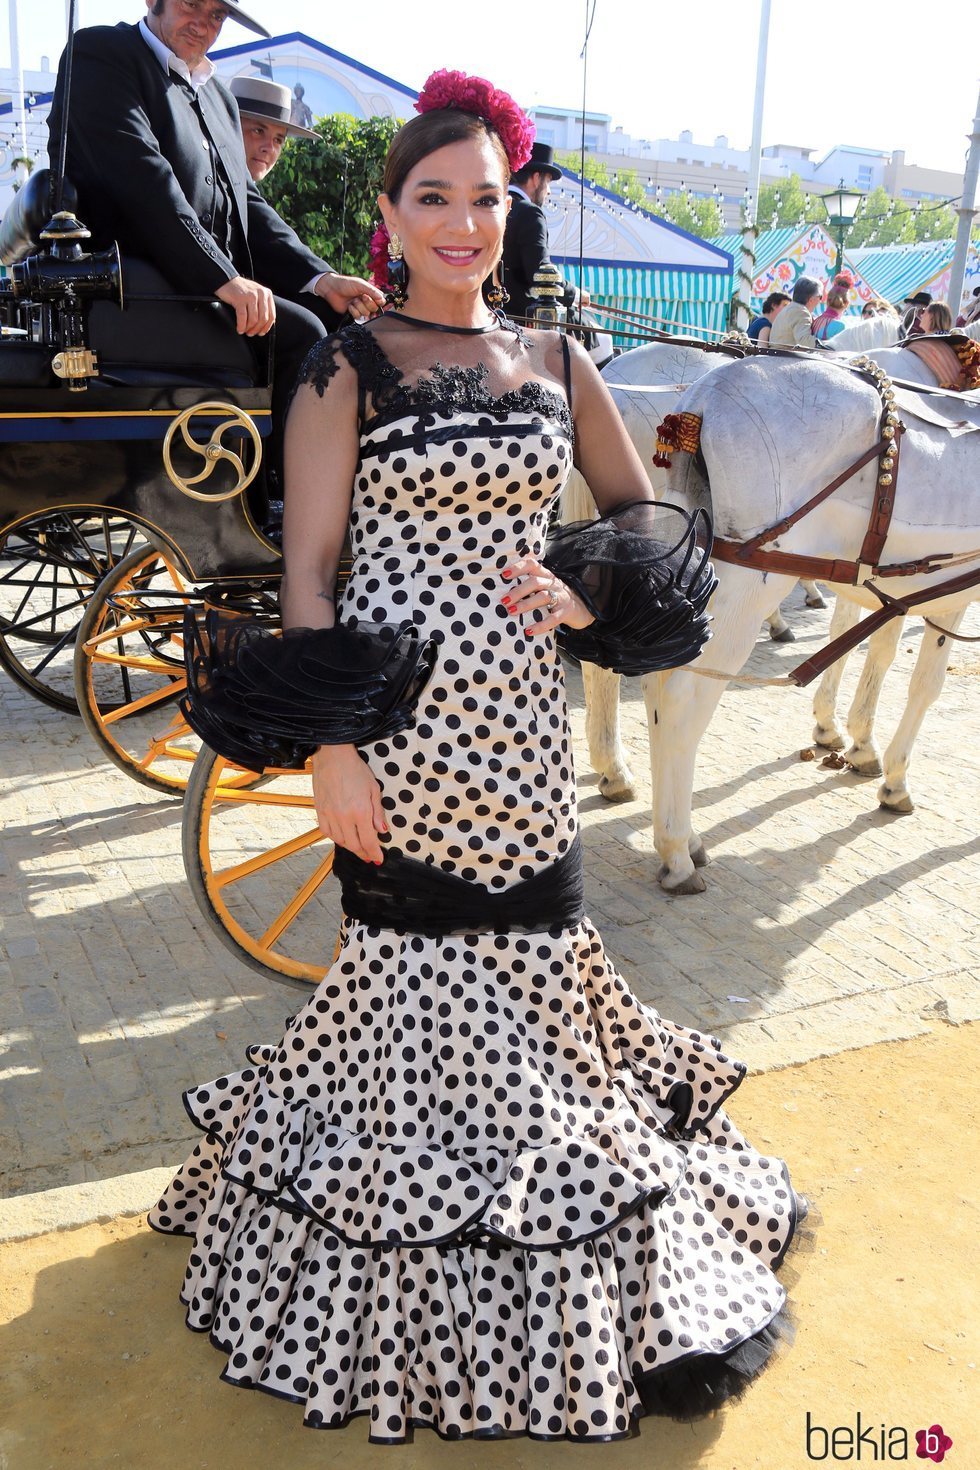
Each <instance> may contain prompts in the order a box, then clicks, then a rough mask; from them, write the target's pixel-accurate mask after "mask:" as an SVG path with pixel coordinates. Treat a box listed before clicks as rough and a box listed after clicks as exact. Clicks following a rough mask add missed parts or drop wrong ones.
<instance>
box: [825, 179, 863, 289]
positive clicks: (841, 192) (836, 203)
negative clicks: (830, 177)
mask: <svg viewBox="0 0 980 1470" xmlns="http://www.w3.org/2000/svg"><path fill="white" fill-rule="evenodd" d="M822 198H823V204H824V209H826V211H827V222H828V224H829V225H830V228H831V229H832V230H833V232H834V235H835V236H836V239H837V259H836V261H835V262H834V275H835V276H836V275H837V274H838V272H839V271H840V270H841V267H842V266H843V264H844V240H845V239H846V237H847V232H848V230H849V229H850V228H851V226H852V225H853V223H854V217H855V215H856V214H857V212H858V209H859V208H860V206H861V200H862V199H863V198H864V195H863V194H862V193H861V191H860V190H859V189H848V188H847V187H846V185H845V183H844V180H843V179H841V181H840V183H839V184H838V185H837V188H836V189H835V190H834V191H833V193H832V194H824V195H823V196H822Z"/></svg>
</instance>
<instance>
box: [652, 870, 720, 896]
mask: <svg viewBox="0 0 980 1470" xmlns="http://www.w3.org/2000/svg"><path fill="white" fill-rule="evenodd" d="M669 877H670V868H668V866H667V864H666V863H664V865H663V867H662V868H661V869H660V872H659V873H658V874H657V882H658V883H659V884H660V886H661V888H662V889H663V891H664V893H669V894H670V895H671V897H672V898H686V897H687V896H688V895H689V894H692V893H704V891H705V889H706V888H707V886H708V885H707V883H705V881H704V879H703V878H702V877H701V874H700V873H698V872H696V871H695V872H693V873H691V874H690V875H689V877H687V878H681V880H680V882H678V883H668V882H667V879H668V878H669Z"/></svg>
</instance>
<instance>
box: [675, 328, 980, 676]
mask: <svg viewBox="0 0 980 1470" xmlns="http://www.w3.org/2000/svg"><path fill="white" fill-rule="evenodd" d="M763 354H765V355H767V356H786V357H796V356H798V354H797V353H795V352H792V351H785V350H783V349H779V348H762V349H760V355H763ZM753 355H755V354H753ZM835 366H839V367H843V368H846V369H847V370H849V371H852V372H857V373H860V375H861V376H862V377H864V378H866V379H867V380H868V381H869V382H871V383H872V384H873V386H874V387H875V388H876V390H877V392H878V394H879V396H880V398H881V405H882V407H881V416H880V419H879V432H878V438H877V440H876V441H875V443H874V444H873V445H872V446H871V448H870V449H868V450H866V451H865V452H864V454H862V455H860V456H859V458H858V459H856V460H855V461H854V463H853V464H851V465H850V466H849V467H848V468H847V469H846V470H844V471H843V472H842V473H841V474H839V475H838V476H837V477H836V478H835V479H833V480H831V482H830V484H829V485H825V486H824V487H823V489H822V490H818V491H817V493H816V494H815V495H812V496H811V497H810V499H809V500H807V501H806V502H805V503H804V504H803V505H801V506H800V507H799V508H798V509H797V510H795V511H793V513H792V514H791V515H788V516H785V517H784V518H783V519H782V520H781V521H778V522H777V523H776V524H775V525H772V526H768V527H767V528H766V529H765V530H764V531H760V532H759V534H758V535H757V536H753V537H752V538H751V539H750V540H748V541H731V540H727V539H726V538H724V537H716V538H715V540H714V541H713V543H712V548H711V555H712V558H713V559H714V560H715V561H723V562H728V563H730V564H731V565H732V566H740V567H745V568H746V570H749V571H757V572H775V573H779V574H781V575H789V576H793V577H802V578H808V579H814V578H819V579H820V580H821V581H824V582H838V583H843V584H845V585H847V586H851V587H865V588H867V590H868V591H869V592H872V593H874V595H875V597H877V598H878V600H879V602H880V603H881V607H880V608H878V609H877V610H876V611H875V612H873V613H870V614H869V615H868V617H866V618H862V619H861V620H860V621H859V622H858V623H857V624H856V625H855V626H854V627H853V628H850V629H848V631H847V632H845V633H842V634H841V635H840V636H839V637H837V638H834V639H832V640H831V642H830V643H828V644H826V646H825V647H823V648H821V649H819V650H818V651H817V652H816V653H815V654H813V655H812V657H810V658H808V659H806V660H805V662H803V663H801V664H799V665H798V666H797V667H796V668H795V669H793V670H792V672H791V673H790V675H789V677H790V679H791V680H792V681H793V683H794V684H797V685H800V686H802V685H806V684H809V683H810V682H811V681H812V680H813V679H815V678H817V677H818V675H820V674H822V673H823V672H824V671H825V670H826V669H828V668H829V667H830V665H831V664H833V663H836V661H837V660H838V659H839V658H841V657H842V656H843V655H844V654H845V653H849V652H850V651H851V649H852V648H855V647H856V646H857V644H858V643H861V642H863V640H864V639H865V638H866V637H867V636H868V635H869V634H870V633H873V632H875V631H876V630H877V629H878V628H879V627H881V626H882V625H883V624H885V623H887V622H888V621H889V620H890V619H891V618H895V617H904V616H905V615H906V613H909V612H911V611H913V609H914V608H915V607H917V606H918V605H919V604H920V603H923V602H934V601H935V600H936V599H937V598H938V597H945V596H949V595H955V594H956V593H958V592H964V591H966V590H968V589H969V588H970V587H976V586H978V585H980V569H974V570H973V571H969V572H963V573H961V574H960V575H959V576H957V577H951V578H949V579H948V580H946V581H943V582H941V583H939V585H938V586H935V587H929V588H926V589H924V590H923V591H920V592H913V593H909V594H907V595H906V596H905V597H892V596H891V595H890V594H889V593H887V592H885V591H884V590H883V589H882V588H880V587H877V586H876V585H875V583H874V582H873V581H872V580H871V579H872V577H914V576H922V575H924V574H926V575H934V574H935V573H937V572H941V571H943V570H945V569H948V564H949V561H950V558H951V556H952V553H951V552H941V553H936V554H934V555H933V556H928V557H922V558H920V559H919V560H918V561H908V562H893V563H883V562H882V561H881V560H880V558H881V556H882V554H883V552H884V547H885V541H886V539H887V536H888V531H889V528H890V526H891V521H892V514H893V512H894V509H895V492H896V489H897V486H898V471H899V460H900V455H901V444H902V436H903V435H904V433H905V425H904V424H903V423H902V422H901V420H900V418H899V416H898V412H897V410H896V407H895V389H894V385H893V383H892V381H891V379H890V378H889V377H888V375H887V373H885V371H884V369H883V368H881V367H879V366H878V364H877V363H876V362H874V361H872V359H871V358H868V357H858V358H855V359H854V360H853V362H851V363H838V364H835ZM671 417H674V418H678V419H680V418H683V419H691V418H693V417H694V416H693V415H690V414H688V415H680V416H678V415H673V416H671ZM691 428H692V426H691V425H689V424H683V425H681V424H680V423H678V425H677V426H676V427H673V426H669V427H668V429H667V440H666V442H665V443H664V444H663V446H661V445H658V450H660V449H661V447H662V448H663V449H664V450H668V451H669V449H672V448H679V449H687V450H688V451H689V452H690V446H691V443H692V433H691ZM875 459H877V461H878V473H877V477H876V481H875V493H874V499H873V501H872V504H871V511H870V515H869V517H868V526H867V530H866V531H865V534H864V541H863V542H862V545H861V550H860V553H859V555H858V557H857V559H856V560H853V561H851V560H847V559H841V558H837V557H824V556H804V555H802V554H801V553H797V552H792V551H780V550H779V549H778V548H777V547H774V546H771V545H770V543H771V542H773V541H776V540H777V539H778V538H779V537H780V536H782V535H785V533H786V532H787V531H788V530H789V529H790V528H791V527H792V526H795V525H796V524H797V522H798V521H801V520H803V518H804V517H805V516H807V515H809V513H810V512H811V511H812V510H815V509H816V508H817V506H818V505H822V504H823V502H824V501H825V500H827V499H829V497H830V496H831V495H833V493H834V491H835V490H838V489H839V488H840V486H841V485H843V484H845V483H846V482H847V481H848V480H849V479H851V478H852V476H853V475H856V474H857V472H858V471H859V470H861V469H863V468H864V466H865V465H867V464H870V463H871V461H872V460H875ZM972 559H975V558H971V560H972Z"/></svg>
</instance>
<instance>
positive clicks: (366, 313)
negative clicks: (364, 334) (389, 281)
mask: <svg viewBox="0 0 980 1470" xmlns="http://www.w3.org/2000/svg"><path fill="white" fill-rule="evenodd" d="M314 290H315V292H316V294H317V295H318V296H322V297H323V299H324V301H326V302H327V304H328V305H329V306H332V307H333V309H334V311H340V312H344V311H349V312H350V314H351V316H352V317H353V318H354V320H355V321H356V322H358V321H366V320H367V319H368V317H372V316H374V315H375V314H376V313H377V312H379V311H380V310H381V308H382V307H383V306H384V304H385V298H384V293H383V292H382V291H379V290H378V288H377V286H372V284H371V282H370V281H362V280H361V278H360V276H341V275H338V274H337V272H336V271H330V272H329V273H328V274H327V275H323V276H321V277H320V278H319V280H318V281H317V283H316V286H315V287H314Z"/></svg>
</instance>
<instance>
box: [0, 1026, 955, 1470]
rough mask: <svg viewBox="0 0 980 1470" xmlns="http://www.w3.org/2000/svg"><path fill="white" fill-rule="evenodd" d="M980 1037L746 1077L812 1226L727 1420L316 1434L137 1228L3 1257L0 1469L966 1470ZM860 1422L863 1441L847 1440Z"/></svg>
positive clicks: (932, 1039) (159, 1242) (172, 1248)
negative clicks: (578, 1439) (519, 1435)
mask: <svg viewBox="0 0 980 1470" xmlns="http://www.w3.org/2000/svg"><path fill="white" fill-rule="evenodd" d="M976 1042H977V1031H976V1028H975V1027H969V1026H960V1027H956V1028H953V1027H949V1026H943V1027H941V1028H939V1029H938V1030H937V1031H936V1032H934V1033H932V1034H930V1035H928V1036H925V1037H920V1038H916V1039H914V1040H911V1041H902V1042H895V1043H891V1044H886V1045H879V1046H876V1047H871V1048H867V1049H864V1050H857V1051H851V1052H847V1053H844V1054H843V1055H840V1056H836V1057H832V1058H829V1059H821V1060H818V1061H815V1062H809V1063H807V1064H805V1065H802V1066H797V1067H791V1068H786V1069H783V1070H781V1071H775V1072H769V1073H766V1074H765V1075H762V1076H758V1077H750V1078H749V1079H748V1080H747V1081H746V1082H745V1083H744V1084H743V1086H742V1088H741V1090H740V1092H739V1094H738V1096H737V1098H736V1099H735V1105H734V1106H733V1108H732V1112H733V1114H734V1116H735V1117H736V1118H737V1120H738V1122H739V1124H740V1125H742V1126H743V1127H744V1128H745V1129H746V1131H747V1133H748V1135H749V1137H750V1138H752V1139H753V1141H754V1142H756V1143H757V1144H760V1145H764V1146H765V1147H766V1148H767V1149H772V1150H773V1151H778V1152H779V1153H781V1154H783V1155H784V1156H785V1157H786V1158H787V1159H788V1160H789V1162H790V1164H791V1167H792V1169H793V1176H794V1180H795V1182H796V1184H797V1187H798V1188H800V1189H801V1190H803V1191H804V1192H805V1193H807V1194H808V1195H809V1196H810V1198H811V1200H812V1201H813V1202H814V1204H815V1206H816V1211H815V1214H816V1215H817V1216H818V1217H819V1219H818V1223H817V1226H816V1228H815V1229H814V1230H809V1229H808V1230H807V1231H806V1232H805V1235H804V1238H803V1240H802V1242H801V1247H800V1249H799V1250H797V1251H796V1252H795V1253H794V1254H793V1255H792V1256H791V1258H790V1260H789V1262H788V1263H787V1266H786V1268H784V1272H783V1275H784V1279H786V1280H787V1283H788V1285H789V1286H790V1290H791V1295H792V1299H793V1302H794V1306H795V1312H796V1317H797V1322H798V1330H797V1338H796V1342H795V1345H794V1346H793V1347H792V1348H791V1349H790V1350H788V1351H785V1352H784V1353H783V1354H782V1355H781V1357H780V1358H779V1359H778V1360H777V1361H776V1363H775V1364H774V1365H773V1366H772V1368H771V1369H770V1370H769V1372H768V1373H767V1375H766V1376H765V1377H764V1378H763V1379H762V1380H761V1381H760V1382H759V1383H758V1384H757V1385H756V1386H755V1387H754V1388H753V1389H752V1390H751V1392H750V1393H749V1394H748V1395H747V1397H746V1398H745V1399H744V1400H743V1401H742V1403H741V1404H739V1405H736V1406H733V1407H732V1408H730V1409H729V1410H728V1411H726V1412H725V1413H723V1414H721V1415H719V1416H717V1417H715V1418H714V1419H711V1420H707V1421H703V1422H701V1423H699V1424H697V1425H694V1426H686V1425H676V1424H673V1423H668V1422H664V1421H655V1420H652V1419H647V1420H645V1421H644V1422H643V1427H642V1431H641V1433H640V1435H639V1437H637V1438H635V1439H633V1440H630V1441H627V1442H623V1443H620V1444H615V1445H610V1446H578V1447H575V1448H572V1447H571V1446H567V1445H565V1444H534V1443H530V1442H528V1441H526V1440H523V1439H517V1440H511V1441H507V1442H504V1443H499V1442H498V1443H476V1444H474V1443H472V1442H467V1443H464V1444H462V1445H451V1444H444V1443H442V1442H440V1441H439V1440H438V1439H437V1438H436V1436H435V1435H433V1434H431V1433H429V1432H426V1431H419V1432H418V1433H417V1435H416V1439H415V1442H414V1444H412V1445H406V1446H400V1447H397V1448H386V1447H381V1446H374V1445H369V1444H368V1440H367V1424H366V1421H365V1420H364V1419H358V1420H355V1421H354V1422H353V1423H352V1424H351V1425H350V1426H348V1428H346V1429H345V1430H341V1431H334V1432H329V1433H316V1432H314V1431H312V1430H305V1429H303V1427H302V1424H301V1415H300V1412H299V1410H298V1409H297V1408H296V1407H294V1406H292V1405H289V1404H286V1403H283V1402H280V1401H277V1400H274V1399H271V1398H269V1397H267V1396H265V1395H261V1394H253V1393H246V1392H243V1391H241V1390H236V1389H232V1388H229V1387H227V1386H225V1385H222V1384H220V1383H219V1382H218V1381H217V1374H218V1371H219V1368H220V1367H221V1364H222V1359H221V1358H220V1356H219V1355H218V1354H217V1353H216V1352H215V1350H214V1349H213V1348H212V1347H210V1345H209V1344H208V1342H207V1341H206V1339H204V1338H203V1337H200V1336H196V1335H192V1334H190V1333H188V1332H187V1331H186V1329H185V1328H184V1326H183V1321H182V1311H181V1309H180V1308H179V1306H178V1303H177V1301H176V1297H177V1291H178V1288H179V1284H180V1278H181V1275H182V1272H183V1265H184V1260H185V1257H186V1253H187V1244H186V1242H183V1241H180V1240H174V1239H166V1238H161V1237H159V1236H155V1235H153V1234H151V1233H150V1231H149V1230H148V1229H147V1228H146V1226H145V1222H144V1220H143V1219H129V1220H120V1221H116V1222H114V1223H111V1224H108V1225H92V1226H87V1227H85V1228H83V1229H80V1230H76V1231H70V1232H66V1233H62V1234H55V1235H48V1236H43V1237H40V1238H38V1239H35V1240H30V1241H23V1242H20V1243H17V1244H14V1245H7V1246H4V1247H2V1248H0V1324H2V1325H0V1363H2V1364H3V1369H2V1381H0V1470H49V1467H58V1470H60V1467H62V1466H65V1467H67V1466H72V1467H77V1470H101V1467H103V1466H107V1467H108V1466H114V1467H123V1470H252V1467H259V1466H268V1465H275V1466H281V1467H282V1470H307V1467H313V1466H325V1465H337V1466H341V1465H342V1466H344V1467H345V1470H361V1467H368V1466H371V1467H376V1466H379V1465H383V1466H385V1467H391V1470H422V1467H429V1466H433V1467H444V1466H445V1467H449V1466H453V1467H457V1470H458V1467H466V1470H470V1467H472V1466H477V1467H481V1470H482V1467H485V1470H523V1467H527V1470H552V1467H557V1466H558V1465H562V1464H564V1463H565V1461H566V1459H567V1458H568V1457H569V1456H572V1457H573V1458H574V1460H575V1462H576V1464H577V1465H579V1466H582V1467H587V1470H590V1467H593V1466H594V1467H596V1470H600V1467H601V1470H640V1467H643V1470H647V1467H651V1470H653V1467H664V1470H667V1467H669V1470H689V1467H694V1466H698V1467H702V1470H754V1467H757V1470H801V1467H805V1466H808V1465H810V1464H813V1463H815V1462H817V1461H823V1462H824V1463H827V1464H830V1463H838V1462H841V1461H843V1462H846V1463H852V1464H856V1463H858V1461H859V1460H860V1463H862V1464H864V1465H867V1464H868V1463H881V1461H882V1460H884V1461H885V1463H893V1462H894V1461H895V1460H896V1459H898V1460H900V1461H901V1460H903V1459H906V1458H907V1460H908V1461H909V1462H911V1463H913V1464H924V1465H927V1464H930V1463H932V1462H931V1461H925V1460H922V1459H917V1458H916V1441H915V1437H914V1436H915V1431H916V1430H917V1429H924V1428H929V1427H930V1426H932V1425H934V1424H937V1423H938V1424H941V1425H942V1427H943V1429H944V1430H945V1433H946V1434H947V1435H949V1436H950V1437H951V1438H952V1441H953V1445H952V1448H951V1449H950V1450H949V1451H948V1453H947V1455H946V1459H945V1463H946V1464H947V1465H948V1466H949V1467H950V1470H975V1467H976V1466H977V1465H980V1428H978V1426H977V1404H978V1397H977V1386H978V1377H980V1371H978V1367H977V1364H978V1361H980V1344H978V1341H977V1336H976V1333H977V1322H978V1320H980V1311H978V1306H980V1303H978V1295H980V1293H978V1284H977V1273H976V1259H977V1252H976V1240H977V1226H978V1223H980V1222H978V1209H977V1196H976V1192H975V1190H974V1183H975V1179H974V1176H973V1174H972V1173H971V1170H970V1168H969V1159H970V1157H971V1155H974V1151H975V1137H976V1130H975V1126H974V1125H975V1122H976V1119H975V1116H974V1093H973V1090H972V1069H971V1063H972V1061H973V1058H974V1056H975V1050H976ZM808 1412H809V1414H810V1415H811V1427H812V1428H813V1427H814V1426H820V1428H821V1429H825V1430H828V1431H829V1430H832V1429H834V1428H836V1429H837V1430H838V1437H837V1439H836V1441H835V1442H833V1443H831V1442H830V1441H828V1440H824V1439H823V1438H822V1437H821V1435H820V1433H819V1432H817V1431H816V1429H815V1428H814V1432H813V1433H812V1434H811V1438H810V1442H809V1453H808V1445H807V1413H808ZM859 1413H860V1416H861V1424H860V1429H861V1430H862V1431H864V1432H865V1439H864V1443H863V1445H862V1446H861V1447H860V1453H858V1447H857V1444H856V1441H855V1440H854V1439H853V1438H849V1437H848V1434H847V1433H845V1431H849V1432H850V1436H852V1437H853V1436H854V1433H855V1429H856V1427H857V1415H858V1414H859ZM882 1426H884V1434H885V1454H882ZM901 1429H904V1430H905V1431H906V1433H907V1436H908V1449H907V1455H906V1453H902V1452H901V1451H902V1449H903V1441H902V1439H901V1436H900V1434H899V1433H898V1431H899V1430H901ZM869 1431H870V1438H869V1437H868V1432H869ZM835 1449H836V1455H835V1454H834V1450H835ZM828 1450H829V1453H828ZM889 1451H890V1453H889Z"/></svg>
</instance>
